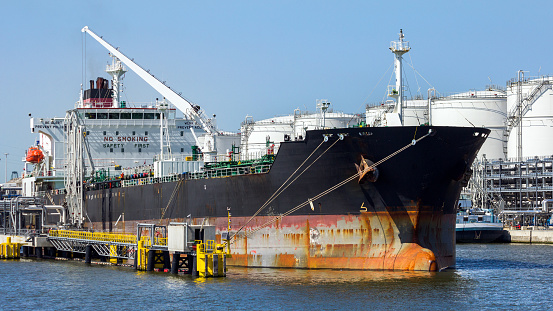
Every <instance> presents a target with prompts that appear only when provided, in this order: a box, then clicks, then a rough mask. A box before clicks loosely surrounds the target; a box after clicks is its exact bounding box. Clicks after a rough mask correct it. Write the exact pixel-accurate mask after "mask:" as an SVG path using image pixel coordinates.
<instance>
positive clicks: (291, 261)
mask: <svg viewBox="0 0 553 311" xmlns="http://www.w3.org/2000/svg"><path fill="white" fill-rule="evenodd" d="M275 263H276V265H277V266H278V267H281V268H293V267H295V266H296V256H294V255H293V254H278V255H275Z"/></svg>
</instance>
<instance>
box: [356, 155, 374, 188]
mask: <svg viewBox="0 0 553 311" xmlns="http://www.w3.org/2000/svg"><path fill="white" fill-rule="evenodd" d="M373 164H374V163H373V162H372V161H371V160H367V159H365V158H364V157H363V156H361V163H360V165H357V163H356V164H355V168H356V169H357V172H358V173H359V184H362V183H364V182H365V181H369V182H376V180H377V179H378V169H377V168H376V167H372V166H371V165H373Z"/></svg>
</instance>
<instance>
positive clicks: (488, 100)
mask: <svg viewBox="0 0 553 311" xmlns="http://www.w3.org/2000/svg"><path fill="white" fill-rule="evenodd" d="M506 115H507V99H506V94H505V92H504V91H502V90H494V89H491V90H486V91H473V92H465V93H459V94H455V95H451V96H447V97H443V98H439V99H435V100H432V104H431V117H430V119H431V120H430V122H431V124H432V125H439V126H465V127H485V128H488V129H490V130H491V133H490V135H489V136H488V139H486V142H485V143H484V145H483V146H482V148H481V149H480V152H479V153H478V157H479V158H480V157H482V156H483V155H486V158H488V159H500V158H505V154H504V151H503V147H504V138H503V137H504V130H505V117H506Z"/></svg>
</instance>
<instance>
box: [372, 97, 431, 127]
mask: <svg viewBox="0 0 553 311" xmlns="http://www.w3.org/2000/svg"><path fill="white" fill-rule="evenodd" d="M394 106H395V102H394V101H387V102H386V103H383V104H380V105H367V107H366V110H365V119H366V121H365V122H366V123H367V125H368V126H376V127H378V126H387V125H388V124H387V122H386V116H385V115H386V113H389V112H391V111H392V110H393V109H394ZM427 123H428V100H426V99H410V100H407V101H405V104H404V107H403V125H404V126H419V125H423V124H427Z"/></svg>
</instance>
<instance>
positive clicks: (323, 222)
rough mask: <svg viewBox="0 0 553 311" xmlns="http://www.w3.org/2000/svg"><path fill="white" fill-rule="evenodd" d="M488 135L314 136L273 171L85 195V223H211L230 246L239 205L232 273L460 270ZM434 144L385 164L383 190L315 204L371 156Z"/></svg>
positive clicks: (400, 131)
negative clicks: (462, 202) (458, 247)
mask: <svg viewBox="0 0 553 311" xmlns="http://www.w3.org/2000/svg"><path fill="white" fill-rule="evenodd" d="M429 130H432V131H431V132H432V133H431V134H430V135H427V134H428V133H429ZM488 134H489V130H487V129H482V128H459V127H428V126H422V127H388V128H344V129H332V130H315V131H308V132H307V135H306V138H305V140H303V141H294V142H283V143H282V144H281V146H280V149H279V152H278V154H277V156H276V159H275V161H274V163H273V165H272V167H271V169H270V170H269V172H267V173H263V174H247V175H240V176H229V177H224V178H208V179H187V178H186V175H182V176H181V178H182V179H183V180H182V181H174V182H165V183H152V184H143V185H138V186H132V187H120V188H109V186H108V187H105V189H98V190H89V191H86V192H85V194H84V197H85V207H84V213H85V215H84V218H85V219H86V220H87V221H89V222H90V224H88V226H89V227H93V229H95V230H105V231H122V230H125V231H127V232H133V231H134V230H135V229H134V228H135V225H136V223H137V222H155V223H162V224H166V223H168V222H169V221H190V222H193V223H196V224H202V223H204V224H211V225H216V227H217V238H218V239H220V235H221V233H222V232H225V231H227V222H228V221H227V207H230V208H231V212H232V229H231V230H230V233H231V236H232V234H233V233H235V232H236V231H237V230H238V229H239V228H240V227H242V226H243V225H245V227H244V230H242V231H241V232H240V233H239V234H237V235H236V236H235V237H234V239H233V244H232V248H231V250H232V254H233V256H232V261H231V262H230V263H229V264H234V265H243V266H262V267H296V268H340V269H392V270H426V271H429V270H430V271H436V270H440V269H443V268H446V267H450V266H453V265H454V264H455V215H456V210H455V209H456V206H457V202H458V198H459V194H460V191H461V188H462V187H463V186H464V185H465V183H466V182H467V180H468V178H470V166H471V164H472V161H473V160H474V158H475V156H476V154H477V152H478V150H479V149H480V147H481V146H482V144H483V143H484V141H485V139H486V137H487V135H488ZM425 135H427V136H426V137H424V138H423V139H422V140H420V141H418V142H417V143H416V144H415V145H412V146H410V147H409V148H407V149H405V150H404V151H402V152H400V153H398V154H397V155H395V156H393V157H392V158H390V159H389V160H386V161H385V162H383V163H381V164H379V165H378V166H377V169H378V178H377V179H376V181H374V182H371V181H365V182H363V183H359V182H358V180H357V179H355V180H352V181H349V182H347V183H345V184H344V185H343V186H341V187H339V188H337V189H335V190H333V191H330V192H329V193H328V194H326V195H324V196H322V197H320V198H317V199H315V200H312V199H311V198H316V197H317V196H318V195H319V194H321V193H323V192H324V191H326V190H327V189H332V187H333V186H335V185H337V184H338V183H340V182H342V181H344V180H346V179H347V178H349V177H351V176H352V175H355V174H356V173H357V172H358V171H357V169H356V164H360V163H361V161H362V159H363V158H364V159H367V160H369V161H372V162H374V163H376V162H378V161H380V160H382V159H384V158H386V157H388V156H390V155H391V154H393V153H394V152H396V151H397V150H399V149H401V148H402V147H404V146H406V145H408V144H409V143H410V142H411V141H412V140H414V139H418V138H421V137H423V136H425ZM340 136H343V140H341V139H340ZM324 137H328V141H326V142H324ZM337 140H338V141H337ZM318 146H320V147H318ZM329 147H330V148H329ZM313 152H314V153H313ZM311 153H313V155H312V157H311V158H309V160H307V162H306V164H305V165H304V166H303V168H305V167H307V166H308V165H310V164H312V166H311V167H310V168H309V169H308V170H306V171H305V172H303V173H301V174H299V173H297V174H296V175H294V176H298V175H299V177H298V178H297V180H295V181H294V182H293V183H292V184H291V185H290V186H289V187H287V188H286V190H284V191H283V192H282V194H280V195H278V196H277V197H276V198H275V199H274V201H272V202H271V203H270V204H268V206H267V207H266V208H264V209H263V210H262V211H261V212H260V214H259V216H257V217H255V218H254V219H253V220H252V221H251V222H249V223H247V221H248V220H249V219H250V217H251V216H252V215H254V213H256V211H257V210H258V209H259V208H260V207H261V206H263V204H264V203H265V202H266V201H267V200H268V199H269V198H270V197H271V195H273V193H275V192H276V191H277V189H279V187H281V185H282V184H283V183H284V182H285V181H286V180H287V179H288V178H289V177H290V176H291V175H292V174H293V173H294V171H295V170H296V169H297V168H298V167H300V166H301V164H302V162H304V161H305V160H306V159H307V158H308V156H309V155H310V154H311ZM319 156H320V158H319V159H318V160H317V161H316V162H314V160H315V159H316V158H317V157H319ZM313 162H314V163H313ZM302 171H303V169H300V170H299V172H302ZM292 179H293V178H292ZM308 200H311V201H312V202H311V203H312V205H311V204H307V205H305V206H303V207H301V208H299V209H297V210H296V211H294V212H293V213H291V214H290V215H289V216H286V217H282V216H281V217H279V215H282V214H285V213H287V212H289V211H290V210H292V209H293V208H294V207H296V206H299V205H301V204H302V203H304V202H306V201H308ZM118 220H119V222H117V221H118ZM267 222H270V224H269V225H266V226H264V225H265V224H267ZM116 223H117V226H116Z"/></svg>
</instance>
